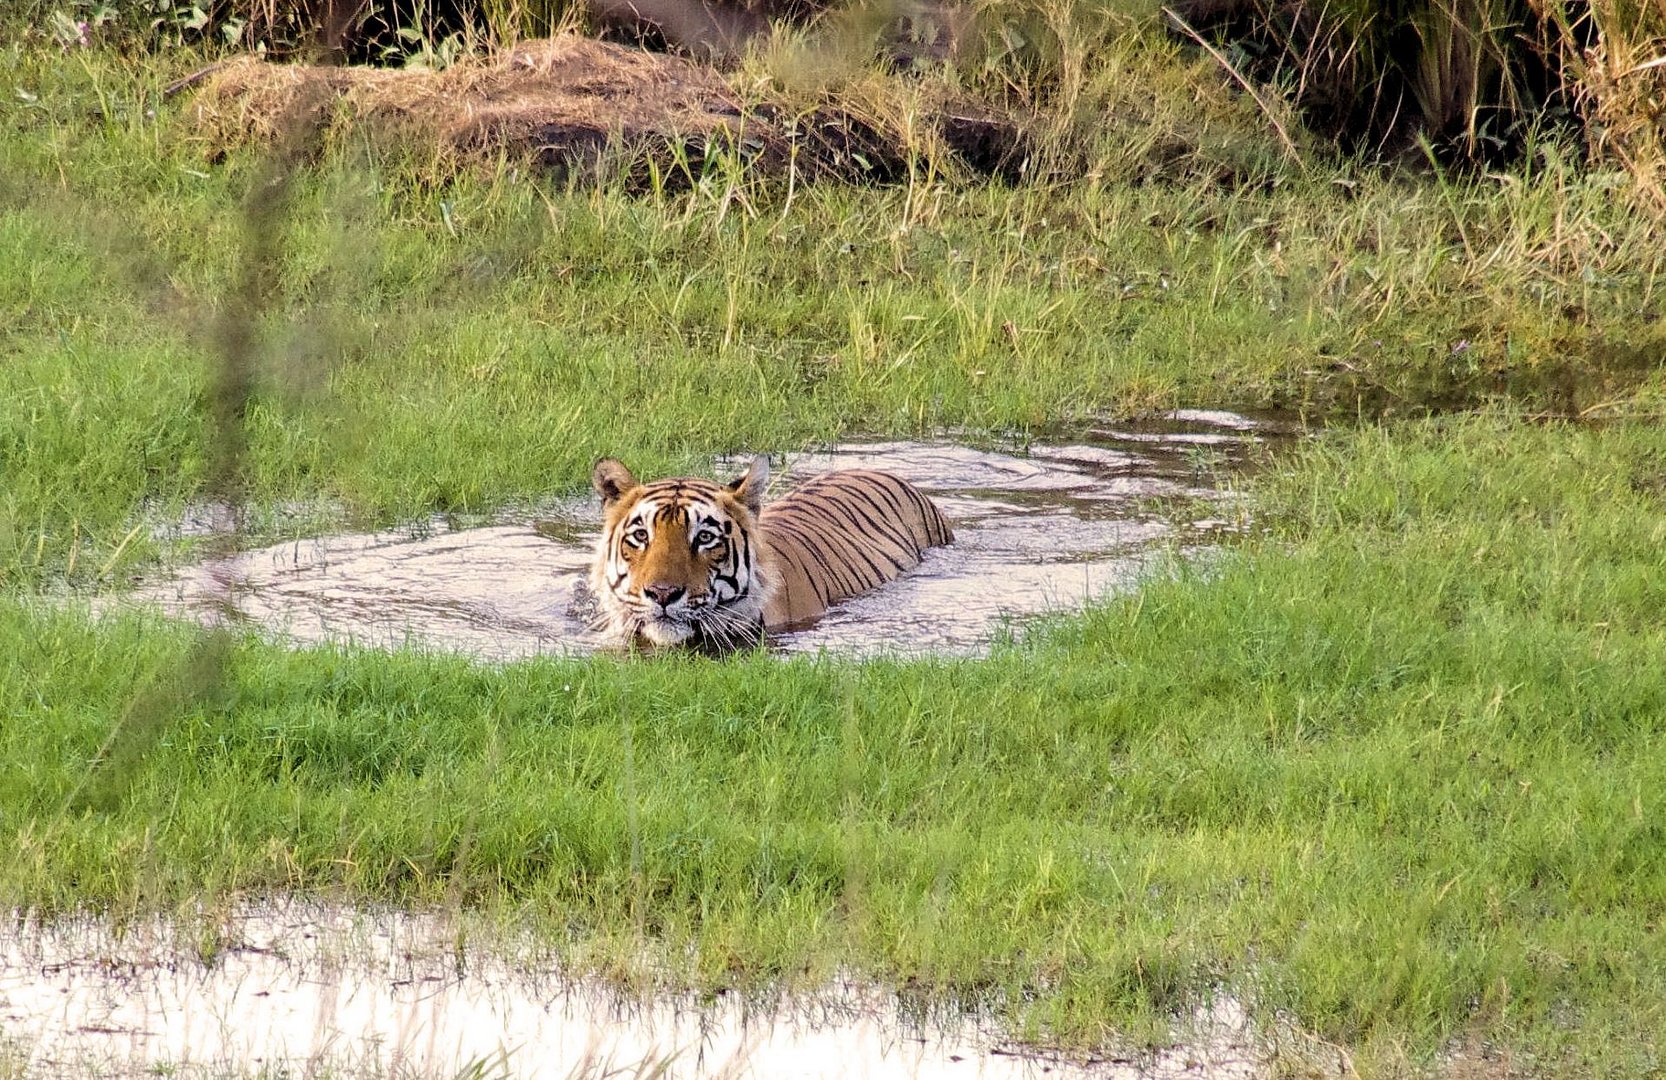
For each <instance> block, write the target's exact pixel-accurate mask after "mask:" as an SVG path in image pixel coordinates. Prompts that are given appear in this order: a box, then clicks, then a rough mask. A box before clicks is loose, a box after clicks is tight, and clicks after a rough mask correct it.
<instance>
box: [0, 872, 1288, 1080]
mask: <svg viewBox="0 0 1666 1080" xmlns="http://www.w3.org/2000/svg"><path fill="white" fill-rule="evenodd" d="M212 936H213V937H217V938H218V939H220V940H221V941H223V943H224V944H223V945H221V946H220V948H219V949H218V951H217V953H216V954H215V955H214V956H213V959H212V961H211V962H210V963H206V964H205V963H204V962H203V961H202V959H201V948H200V943H201V942H203V941H205V940H209V939H210V937H211V935H207V934H204V933H202V932H201V931H195V932H193V931H186V930H183V929H181V928H178V927H175V926H171V925H169V924H167V923H164V922H152V923H141V924H139V925H137V926H130V927H128V928H127V929H126V930H125V931H124V932H123V933H122V934H121V935H117V934H115V933H113V932H112V930H111V928H110V927H109V926H108V925H105V924H101V923H98V922H94V921H91V920H80V921H67V922H57V923H49V924H46V925H41V924H38V923H35V922H32V921H29V920H23V921H21V922H20V921H17V920H7V921H6V922H5V924H4V925H3V926H0V1071H5V1066H6V1063H7V1062H21V1063H22V1064H24V1065H25V1066H26V1071H25V1072H23V1073H22V1074H21V1075H29V1076H43V1077H44V1076H65V1075H77V1076H90V1075H97V1076H104V1077H129V1076H131V1077H139V1076H156V1075H174V1076H247V1075H267V1076H282V1075H305V1076H314V1075H329V1076H341V1077H360V1076H363V1077H370V1076H399V1077H404V1078H416V1077H451V1076H458V1075H476V1074H475V1073H471V1072H467V1071H465V1070H467V1069H469V1068H470V1067H479V1068H480V1072H479V1074H478V1075H483V1076H502V1077H522V1076H525V1077H554V1078H562V1077H599V1076H620V1077H631V1076H661V1075H663V1076H667V1077H690V1078H695V1077H734V1078H741V1077H757V1078H766V1077H767V1078H791V1077H802V1078H814V1077H828V1078H833V1077H853V1078H861V1077H869V1078H875V1080H877V1078H889V1077H897V1078H946V1080H954V1078H962V1077H964V1078H968V1080H970V1078H973V1077H979V1078H989V1080H994V1078H1008V1077H1012V1078H1017V1077H1038V1078H1039V1077H1048V1078H1061V1080H1068V1078H1075V1077H1100V1078H1115V1080H1133V1078H1136V1077H1150V1078H1168V1077H1176V1078H1178V1077H1200V1078H1212V1080H1248V1078H1251V1077H1261V1076H1268V1075H1272V1073H1273V1071H1274V1067H1275V1064H1276V1061H1275V1059H1277V1058H1279V1057H1280V1054H1279V1052H1278V1051H1276V1050H1275V1049H1274V1048H1273V1043H1274V1040H1270V1039H1267V1038H1265V1037H1263V1036H1261V1035H1260V1034H1258V1033H1257V1032H1256V1030H1255V1029H1254V1028H1253V1026H1252V1025H1251V1024H1250V1023H1249V1022H1248V1020H1247V1019H1246V1017H1245V1015H1244V1010H1243V1009H1242V1007H1241V1006H1240V1005H1239V1004H1238V1003H1237V1002H1235V1001H1232V1000H1231V999H1221V1000H1219V1001H1217V1002H1216V1003H1214V1004H1213V1005H1211V1006H1208V1007H1204V1008H1200V1009H1198V1010H1197V1011H1196V1012H1194V1013H1192V1014H1191V1015H1189V1016H1187V1017H1183V1018H1181V1019H1180V1021H1179V1023H1178V1024H1177V1029H1178V1032H1179V1034H1180V1038H1181V1041H1180V1042H1179V1043H1177V1044H1176V1045H1174V1046H1172V1047H1170V1048H1168V1049H1164V1050H1160V1051H1156V1052H1149V1051H1130V1052H1128V1053H1126V1054H1124V1053H1115V1054H1105V1055H1099V1056H1095V1057H1091V1058H1084V1057H1079V1056H1078V1057H1070V1056H1059V1055H1049V1054H1044V1053H1041V1052H1039V1051H1037V1050H1035V1049H1034V1048H1027V1047H1023V1046H1020V1045H1018V1044H1015V1043H1013V1042H1011V1041H1010V1040H1008V1039H1006V1038H1005V1037H1004V1036H1003V1034H1002V1033H1001V1031H1000V1030H999V1029H998V1027H997V1026H996V1025H995V1024H994V1023H993V1021H992V1020H991V1019H990V1018H989V1017H988V1016H987V1015H984V1014H980V1013H964V1012H959V1013H950V1012H947V1011H946V1010H943V1009H938V1010H935V1011H933V1012H932V1013H930V1014H929V1015H922V1014H921V1012H920V1010H919V1009H918V1007H915V1008H912V1009H905V1008H902V1007H901V1005H900V1002H899V999H898V998H897V997H896V995H894V994H888V993H886V992H884V991H882V990H880V989H878V988H876V987H873V986H871V985H863V984H857V983H848V982H847V983H840V984H837V985H834V986H831V987H828V988H825V989H823V990H822V991H820V992H817V993H813V994H806V995H802V996H798V997H787V998H777V999H775V1000H773V1001H769V1002H758V1001H754V1002H750V1003H748V1002H745V1001H741V1000H739V999H737V998H736V997H735V996H734V995H719V996H718V997H717V998H715V999H709V998H708V999H705V1000H695V999H693V998H691V997H687V996H664V997H658V998H651V999H648V1000H641V999H629V998H624V997H621V996H620V995H619V994H618V993H616V992H614V991H612V990H609V989H607V988H605V987H602V986H600V985H597V984H594V983H591V982H587V981H584V980H573V979H569V978H567V977H565V976H564V975H563V974H562V973H561V970H560V968H559V967H558V966H557V965H555V964H553V963H551V962H550V961H548V960H547V959H541V958H540V957H539V956H538V955H537V953H536V950H528V949H522V950H520V951H519V952H518V953H517V951H516V950H515V949H513V948H512V947H508V946H507V945H505V946H501V947H498V948H496V949H488V948H484V947H480V946H477V945H471V944H464V945H459V941H460V940H462V941H465V942H466V941H473V940H478V939H476V938H472V937H468V936H462V937H460V936H459V934H458V932H457V929H456V927H455V925H454V924H453V923H452V922H451V921H450V920H448V919H446V918H444V917H442V916H439V915H415V914H410V913H385V912H384V913H380V914H371V913H367V912H362V911H353V910H349V909H343V908H333V907H328V906H326V905H323V904H319V903H303V902H295V903H292V904H287V905H251V906H248V907H244V908H242V909H239V910H236V911H234V912H232V913H230V914H229V915H225V916H223V917H222V918H220V919H219V920H217V923H216V925H215V927H214V935H212ZM659 1070H663V1071H659ZM5 1075H14V1074H13V1073H12V1072H10V1071H5Z"/></svg>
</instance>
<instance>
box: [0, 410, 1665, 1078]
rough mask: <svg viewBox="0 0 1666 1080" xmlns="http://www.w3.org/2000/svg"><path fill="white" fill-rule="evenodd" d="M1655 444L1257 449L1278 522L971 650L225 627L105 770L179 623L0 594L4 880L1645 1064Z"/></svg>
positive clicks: (1066, 1022) (1577, 1067)
mask: <svg viewBox="0 0 1666 1080" xmlns="http://www.w3.org/2000/svg"><path fill="white" fill-rule="evenodd" d="M1663 468H1666V437H1663V436H1662V434H1661V433H1660V431H1659V430H1658V429H1656V428H1653V427H1647V426H1621V427H1616V428H1613V429H1606V430H1600V431H1588V430H1568V429H1563V428H1534V427H1527V426H1523V425H1521V424H1518V423H1515V422H1512V421H1507V420H1480V421H1472V422H1465V423H1461V424H1453V425H1444V426H1443V425H1429V426H1420V427H1416V428H1412V429H1409V430H1401V431H1399V432H1397V433H1396V434H1392V435H1390V434H1388V433H1385V432H1383V431H1380V430H1366V431H1364V432H1362V433H1360V434H1359V435H1355V436H1348V437H1345V438H1342V439H1338V440H1337V441H1336V444H1335V445H1334V446H1329V447H1327V448H1324V449H1320V450H1316V451H1314V452H1312V453H1310V454H1308V455H1307V456H1305V457H1304V459H1303V460H1302V461H1301V462H1299V463H1298V464H1296V465H1294V466H1293V467H1292V468H1290V469H1289V470H1288V471H1286V472H1284V473H1282V474H1281V475H1279V476H1278V477H1277V478H1276V479H1274V480H1272V481H1270V482H1269V484H1268V486H1267V487H1266V488H1265V489H1264V490H1263V491H1262V494H1261V499H1262V502H1263V505H1264V506H1265V507H1266V510H1267V512H1268V513H1269V514H1270V515H1271V520H1272V521H1273V522H1274V523H1275V524H1274V530H1273V532H1272V533H1271V534H1270V535H1268V536H1266V537H1264V538H1261V539H1257V540H1254V541H1251V542H1249V543H1247V544H1246V545H1245V546H1244V547H1242V548H1241V549H1238V550H1235V551H1233V552H1231V553H1229V554H1228V555H1227V556H1226V557H1225V558H1224V559H1223V560H1221V561H1220V562H1218V563H1215V564H1213V565H1212V566H1211V567H1210V568H1209V569H1208V570H1207V571H1206V572H1199V571H1188V570H1185V569H1177V570H1176V572H1175V573H1174V574H1173V575H1172V576H1167V577H1163V578H1159V579H1157V580H1154V581H1152V582H1151V583H1150V584H1149V585H1147V586H1146V587H1145V588H1144V589H1142V590H1141V592H1140V593H1139V594H1138V595H1137V596H1133V597H1129V598H1127V599H1124V600H1120V601H1116V602H1113V603H1110V604H1106V605H1104V606H1101V607H1098V608H1095V609H1094V610H1092V611H1090V612H1088V613H1087V614H1086V615H1084V616H1082V617H1080V618H1075V619H1069V620H1064V621H1062V622H1060V623H1059V624H1057V625H1056V626H1053V627H1052V628H1050V629H1049V630H1048V631H1046V632H1044V633H1042V634H1041V635H1040V636H1039V637H1037V638H1036V639H1034V640H1032V641H1030V642H1029V643H1027V644H1024V645H1021V646H1019V647H1016V648H1013V649H1009V650H1003V651H1001V652H999V653H997V655H995V656H994V657H993V658H991V659H990V660H988V661H976V662H959V663H910V664H895V663H870V664H863V665H849V664H843V663H838V662H833V661H827V662H815V661H808V660H800V661H794V662H781V661H777V660H774V659H771V658H767V657H758V658H752V659H742V660H739V661H736V662H732V663H712V662H707V661H700V660H678V659H670V660H663V661H654V662H619V661H570V662H557V661H544V662H535V663H524V664H517V665H513V666H510V667H507V668H503V669H487V668H480V667H477V666H474V665H472V664H469V663H467V662H465V661H462V660H457V659H448V658H444V657H436V656H419V655H412V654H400V655H391V656H390V655H383V654H378V653H374V652H336V651H317V650H314V651H306V652H299V653H291V652H285V651H283V650H280V649H275V648H272V647H270V646H266V645H261V644H257V643H255V642H252V641H244V642H239V643H237V644H236V645H235V646H234V647H233V648H232V649H231V651H230V654H229V656H228V658H227V659H226V663H225V667H224V674H225V679H224V682H223V684H216V685H215V686H214V687H213V689H212V692H210V693H208V694H207V695H206V696H205V697H203V698H201V699H199V700H193V699H192V698H191V697H190V696H189V695H187V696H185V697H183V698H181V697H179V696H178V692H177V691H176V690H171V689H169V690H164V691H149V692H145V693H141V694H140V695H139V696H140V700H141V703H142V704H141V706H140V708H139V709H138V711H137V712H136V713H135V714H134V716H136V717H137V718H138V719H137V721H133V720H130V722H137V723H138V724H139V725H140V728H139V729H140V731H141V734H140V735H139V736H135V737H136V738H140V739H142V740H143V741H144V747H143V749H144V752H143V753H133V754H127V755H125V756H124V755H122V754H121V753H119V752H118V753H117V754H115V755H113V756H112V760H113V761H118V762H121V763H122V765H121V766H120V767H111V768H110V769H107V770H106V771H104V772H101V773H95V774H94V777H93V780H92V782H91V783H90V784H89V783H87V782H86V780H85V778H86V776H87V772H88V766H89V762H90V761H91V759H92V758H93V757H94V755H95V753H97V752H98V750H99V748H100V747H101V745H103V743H104V740H105V739H106V738H107V736H108V735H109V733H110V731H111V730H112V727H113V725H115V724H116V723H117V720H118V718H120V717H122V716H124V712H125V710H128V709H129V707H130V706H129V703H130V701H131V700H132V699H133V698H134V696H135V690H136V688H143V687H146V686H149V685H160V686H162V687H165V688H166V687H174V686H177V685H178V684H179V683H180V682H181V681H182V680H181V676H180V675H179V672H180V670H181V668H182V667H183V666H185V665H187V664H188V663H190V661H189V659H188V658H189V656H190V654H191V649H192V645H191V640H192V639H191V635H190V634H189V633H187V632H186V631H184V630H182V629H180V628H178V627H173V626H167V625H159V624H156V623H154V622H144V621H136V620H131V619H126V620H121V621H118V622H114V623H105V624H100V625H94V624H89V623H88V622H87V621H86V619H85V618H83V617H82V616H79V615H76V614H73V613H66V612H51V611H48V610H44V609H42V608H40V607H39V606H37V605H31V604H26V603H23V602H21V601H19V600H13V601H10V602H8V603H7V604H6V605H5V606H4V608H0V619H3V623H0V644H3V646H4V647H3V648H0V656H3V657H4V658H5V659H4V660H3V661H0V686H4V687H6V690H5V691H4V692H3V694H0V717H3V718H4V727H3V733H0V762H4V765H3V766H0V812H3V814H4V820H5V822H6V827H7V829H8V831H11V830H15V832H16V836H17V841H16V849H15V855H14V857H13V858H12V859H11V860H10V861H9V862H8V863H7V866H6V868H5V869H4V870H3V871H0V895H4V896H6V897H7V898H8V900H9V902H14V903H19V902H21V903H30V904H40V905H43V906H45V907H47V908H49V909H57V908H63V907H72V906H76V905H82V904H93V905H100V906H103V905H108V906H110V907H112V908H113V909H114V910H116V911H117V912H124V911H142V910H148V909H150V908H152V907H157V906H161V907H164V908H167V907H170V906H178V905H189V904H194V903H197V902H200V901H202V900H203V899H204V898H213V897H224V896H231V895H240V894H249V893H254V894H262V893H266V892H270V891H274V890H275V891H285V890H293V889H301V890H307V891H314V890H316V891H321V892H325V893H328V894H330V895H337V896H342V897H345V898H348V899H354V900H367V901H381V900H388V899H392V900H395V901H402V902H425V903H448V902H456V901H458V900H462V901H464V902H466V903H468V904H470V905H472V906H478V907H481V908H483V909H485V910H486V911H487V912H495V913H497V914H498V915H499V916H501V917H504V918H512V919H518V920H529V921H530V922H531V923H532V924H533V925H534V926H535V927H538V928H540V933H543V934H546V935H549V936H551V937H552V938H553V939H554V940H555V941H556V942H557V943H558V945H559V943H561V942H568V943H569V944H568V946H567V947H568V948H571V949H572V950H573V952H574V953H575V954H576V955H577V956H578V957H579V958H580V959H581V960H582V962H584V963H586V964H593V965H596V966H598V967H600V968H601V969H603V970H607V971H616V972H623V973H635V974H636V975H637V976H638V977H641V971H642V970H643V969H642V968H641V967H640V966H639V965H642V964H648V965H649V970H657V971H659V972H660V973H661V974H662V976H665V977H669V978H672V979H674V980H682V979H689V980H692V981H694V982H696V983H698V984H702V985H704V984H717V985H724V984H732V983H739V984H742V985H745V984H750V983H756V982H757V981H758V980H761V979H777V978H784V979H787V980H789V981H792V980H797V981H806V980H814V979H816V978H819V977H821V976H825V975H828V974H830V973H831V972H832V971H833V970H834V969H835V968H852V969H855V970H857V971H861V972H868V973H872V974H874V975H876V976H878V977H881V978H885V979H897V980H908V981H911V982H917V983H919V984H921V985H922V986H925V987H929V988H935V989H937V990H939V991H941V992H944V993H953V994H957V995H971V996H978V995H993V994H995V993H996V992H999V991H1005V992H1007V993H1009V994H1011V995H1014V996H1012V997H1010V998H1009V999H1008V1000H1010V1001H1028V1002H1029V1003H1028V1004H1026V1005H1022V1006H1018V1005H1014V1006H1012V1008H1014V1009H1016V1010H1017V1011H1018V1012H1019V1013H1020V1014H1021V1018H1022V1019H1023V1020H1024V1021H1026V1022H1028V1023H1030V1024H1033V1025H1035V1027H1034V1029H1033V1030H1036V1031H1042V1032H1048V1033H1050V1034H1052V1035H1053V1036H1054V1037H1062V1038H1065V1039H1068V1040H1071V1041H1090V1042H1091V1041H1094V1040H1098V1039H1102V1038H1107V1037H1111V1036H1113V1035H1115V1034H1116V1033H1117V1032H1118V1031H1126V1030H1134V1031H1136V1032H1138V1031H1149V1030H1151V1028H1150V1025H1152V1024H1154V1023H1155V1024H1159V1025H1160V1024H1161V1023H1162V1020H1163V1017H1164V1016H1165V1015H1166V1014H1167V1013H1168V1011H1169V1010H1171V1009H1176V1008H1180V1007H1182V1006H1183V1005H1184V1004H1185V1002H1187V1001H1188V1000H1190V999H1191V998H1192V997H1194V996H1195V995H1197V994H1200V993H1205V992H1208V991H1209V990H1210V989H1211V988H1214V987H1225V988H1227V989H1230V990H1232V991H1234V992H1238V993H1242V994H1245V995H1246V996H1247V997H1248V998H1249V999H1250V1000H1251V1001H1253V1002H1254V1004H1255V1006H1256V1008H1257V1009H1258V1010H1261V1011H1262V1013H1263V1015H1271V1013H1272V1010H1275V1009H1284V1010H1289V1014H1290V1015H1292V1016H1294V1017H1296V1018H1297V1019H1298V1021H1299V1022H1300V1023H1301V1024H1302V1025H1303V1026H1305V1027H1308V1028H1310V1029H1312V1030H1315V1031H1317V1032H1318V1033H1319V1034H1321V1035H1322V1036H1323V1037H1325V1038H1327V1039H1330V1040H1333V1041H1336V1042H1339V1043H1341V1044H1343V1045H1346V1046H1349V1047H1352V1048H1354V1049H1355V1051H1356V1055H1357V1056H1358V1057H1359V1059H1360V1060H1361V1061H1362V1062H1363V1063H1367V1064H1369V1065H1370V1066H1371V1067H1373V1068H1376V1069H1378V1070H1381V1071H1395V1070H1397V1069H1398V1068H1399V1067H1401V1066H1403V1065H1405V1064H1407V1062H1408V1060H1409V1061H1411V1062H1416V1061H1421V1060H1425V1055H1428V1054H1430V1053H1432V1052H1433V1051H1435V1050H1436V1049H1438V1048H1439V1047H1441V1046H1442V1045H1443V1044H1445V1043H1447V1042H1448V1041H1449V1040H1463V1039H1465V1038H1466V1037H1468V1036H1470V1035H1476V1036H1478V1037H1484V1038H1486V1039H1489V1040H1493V1041H1496V1042H1499V1043H1501V1044H1502V1045H1505V1046H1507V1047H1509V1048H1511V1049H1512V1050H1513V1051H1515V1052H1516V1053H1518V1054H1520V1055H1522V1059H1523V1060H1524V1061H1526V1062H1528V1063H1530V1064H1535V1065H1537V1066H1538V1067H1539V1068H1540V1069H1541V1070H1542V1071H1543V1072H1544V1074H1545V1075H1565V1074H1566V1073H1564V1072H1561V1071H1560V1070H1570V1071H1572V1072H1574V1073H1578V1074H1582V1075H1583V1074H1590V1075H1615V1076H1626V1075H1640V1074H1641V1073H1642V1072H1644V1071H1646V1070H1647V1069H1649V1068H1658V1066H1659V1058H1658V1054H1659V1051H1660V1047H1659V1043H1658V1033H1659V1032H1660V1031H1661V1030H1666V1014H1663V1011H1662V1010H1663V1004H1662V1003H1663V1002H1666V976H1663V973H1666V940H1663V939H1662V936H1661V930H1660V918H1661V915H1662V913H1663V911H1666V860H1663V859H1662V858H1661V853H1662V844H1663V842H1666V835H1663V833H1662V822H1663V821H1666V816H1663V815H1666V801H1663V796H1662V792H1663V791H1666V755H1662V754H1660V753H1659V748H1660V745H1661V738H1662V736H1663V735H1666V666H1663V665H1662V664H1660V662H1659V658H1660V656H1661V652H1662V649H1663V648H1666V627H1663V625H1662V621H1661V619H1660V614H1659V613H1660V612H1661V611H1663V610H1666V576H1663V575H1661V574H1660V573H1659V559H1658V552H1659V551H1660V550H1661V547H1662V544H1663V543H1666V495H1663V492H1662V488H1661V476H1662V474H1663ZM158 701H160V702H162V703H163V704H162V705H161V706H160V707H157V706H156V702H158ZM688 945H694V946H696V948H695V949H694V950H693V951H692V952H685V951H684V949H685V946H688ZM656 962H657V964H658V965H662V966H658V967H655V966H654V965H655V963H656ZM1031 995H1033V999H1032V998H1031Z"/></svg>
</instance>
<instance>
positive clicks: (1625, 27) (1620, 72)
mask: <svg viewBox="0 0 1666 1080" xmlns="http://www.w3.org/2000/svg"><path fill="white" fill-rule="evenodd" d="M1539 2H1540V3H1542V4H1545V5H1546V6H1550V7H1552V10H1553V13H1555V14H1556V15H1557V17H1560V18H1563V19H1565V18H1566V14H1565V7H1566V5H1565V2H1564V0H1539ZM1590 18H1591V20H1592V23H1593V25H1594V27H1595V31H1596V32H1595V33H1594V35H1593V37H1594V40H1593V41H1592V43H1591V44H1590V46H1589V47H1587V48H1585V49H1583V50H1582V51H1580V53H1579V54H1578V55H1574V56H1570V57H1568V60H1567V65H1568V69H1569V70H1570V71H1571V72H1572V73H1573V75H1574V78H1575V86H1576V91H1575V97H1576V100H1577V102H1578V104H1579V108H1580V111H1581V112H1582V113H1583V115H1584V119H1585V124H1586V142H1587V145H1588V147H1589V149H1590V151H1591V154H1592V156H1593V157H1595V158H1599V159H1603V158H1606V159H1609V160H1613V161H1615V162H1618V163H1619V164H1620V165H1621V166H1623V167H1624V168H1625V170H1626V172H1627V173H1629V174H1630V176H1631V180H1632V188H1633V191H1634V192H1635V194H1636V195H1637V196H1638V198H1639V201H1640V202H1642V203H1643V204H1644V205H1646V206H1648V207H1649V208H1651V209H1653V210H1655V211H1657V212H1659V213H1663V214H1666V0H1591V4H1590ZM1564 36H1565V38H1568V39H1571V35H1564Z"/></svg>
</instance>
